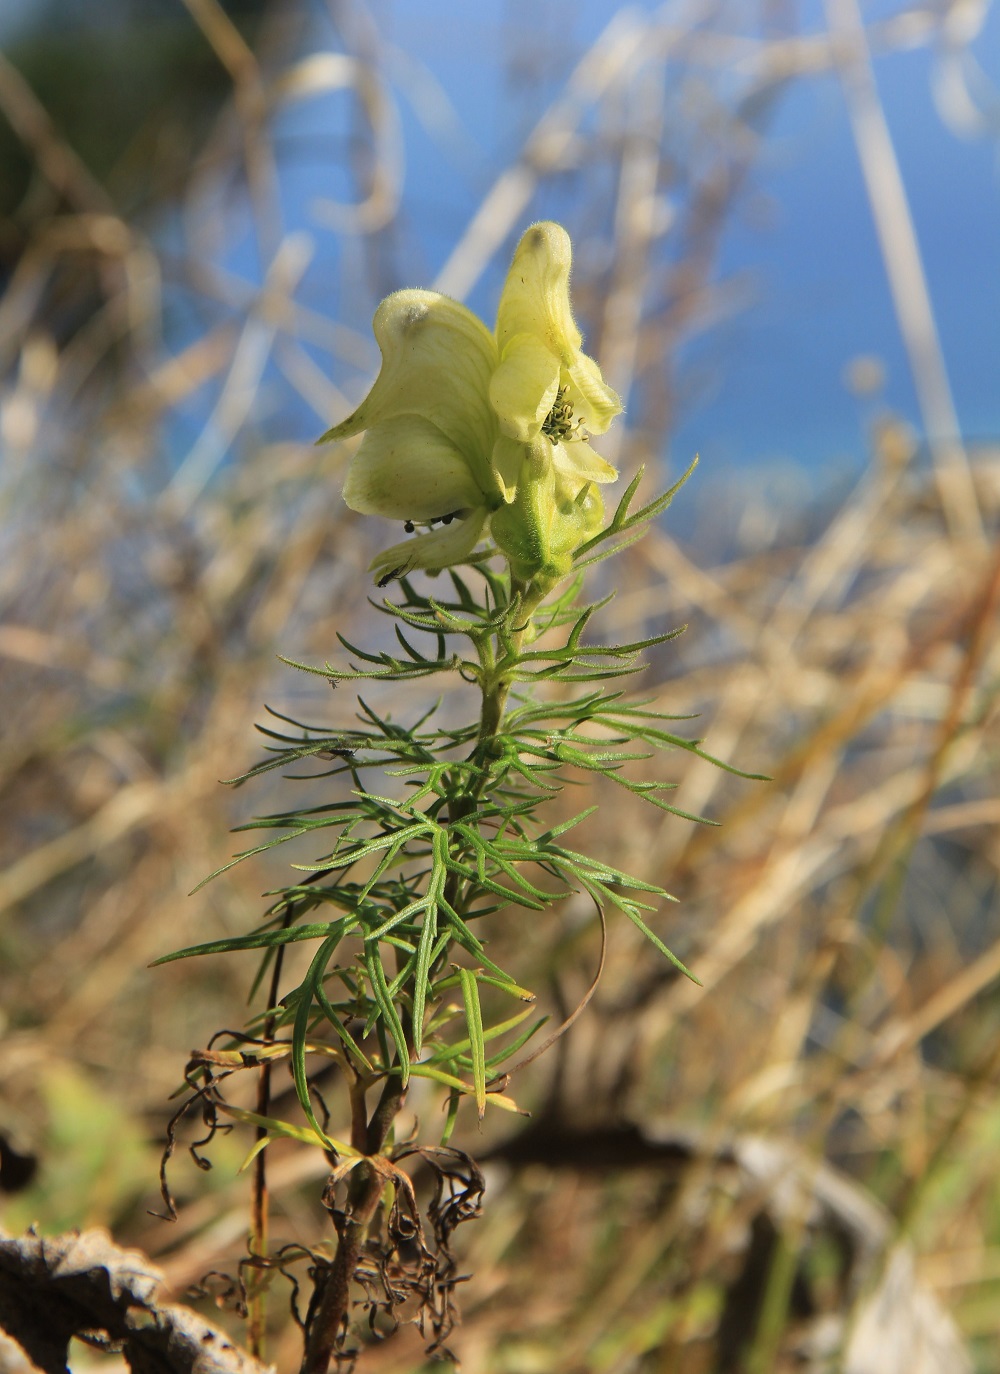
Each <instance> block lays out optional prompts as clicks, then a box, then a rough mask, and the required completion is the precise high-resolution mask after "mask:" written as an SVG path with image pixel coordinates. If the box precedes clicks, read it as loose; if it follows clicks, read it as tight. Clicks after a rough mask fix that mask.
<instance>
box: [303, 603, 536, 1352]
mask: <svg viewBox="0 0 1000 1374" xmlns="http://www.w3.org/2000/svg"><path fill="white" fill-rule="evenodd" d="M513 592H514V598H513V600H514V607H515V609H516V612H517V617H518V625H517V626H516V627H515V629H514V630H513V632H512V633H511V634H510V636H509V637H508V638H507V640H506V644H505V646H504V648H505V652H504V653H503V655H502V657H501V658H500V659H499V661H498V655H497V652H496V646H495V644H494V640H493V637H492V636H491V637H490V638H489V639H483V640H482V641H481V642H480V644H479V646H478V647H479V656H480V664H481V667H482V678H481V683H482V704H481V707H480V718H479V733H478V736H477V739H476V745H475V748H474V750H473V753H472V759H473V760H474V761H475V763H476V764H477V765H478V766H477V768H476V771H475V773H474V775H473V779H472V781H471V783H470V785H469V787H468V788H467V789H466V790H465V791H464V792H463V793H462V794H461V795H460V796H455V797H453V798H451V800H450V802H449V805H448V816H449V818H450V819H451V820H453V821H454V820H457V819H459V818H464V817H465V816H468V815H470V814H472V812H474V811H475V809H476V802H477V800H478V798H479V795H480V793H481V792H482V789H483V787H484V786H485V784H486V781H487V778H488V777H489V771H490V761H491V759H492V757H493V745H494V741H495V740H496V738H497V736H498V735H499V733H500V727H501V725H502V723H503V716H504V711H505V709H506V705H507V697H508V695H509V693H510V687H511V682H512V676H513V667H514V664H515V663H516V660H517V657H518V654H519V652H520V649H521V645H522V643H523V642H524V636H525V634H526V633H527V630H528V627H529V625H530V622H531V617H532V615H533V614H534V612H535V610H536V609H537V608H538V605H539V602H540V601H541V600H542V593H540V592H536V591H535V590H534V589H533V588H532V587H530V586H529V587H515V588H514V589H513ZM457 886H458V885H457V882H455V881H454V878H453V875H451V876H449V879H448V888H447V889H446V895H447V897H448V900H449V901H451V902H452V903H459V904H460V901H459V898H458V892H457ZM405 1029H406V1040H407V1046H408V1047H409V1046H411V1045H412V1043H413V1033H412V1026H411V1025H409V1024H408V1023H407V1024H406V1027H405ZM405 1100H406V1089H405V1088H404V1087H403V1086H402V1080H401V1077H400V1075H399V1074H397V1073H393V1074H390V1075H389V1076H388V1077H387V1078H386V1080H385V1083H384V1085H383V1088H382V1094H381V1096H380V1098H379V1100H378V1102H377V1104H376V1106H375V1109H374V1110H373V1112H372V1114H371V1117H370V1118H369V1120H368V1123H367V1127H365V1126H364V1124H363V1122H364V1096H363V1093H362V1094H355V1095H354V1096H353V1097H352V1109H353V1115H354V1120H353V1123H352V1144H354V1145H355V1148H358V1147H359V1142H360V1141H361V1139H362V1138H363V1139H364V1153H365V1154H366V1155H367V1156H369V1157H371V1156H375V1155H378V1154H379V1153H380V1152H381V1151H382V1148H383V1147H384V1145H385V1142H386V1140H387V1138H388V1135H389V1132H390V1130H391V1129H392V1123H393V1122H394V1121H395V1119H396V1117H397V1116H398V1114H399V1112H400V1110H401V1109H402V1106H403V1103H404V1101H405ZM384 1187H385V1179H384V1177H383V1175H382V1174H381V1173H379V1172H378V1170H376V1169H375V1168H373V1167H372V1166H371V1165H369V1164H365V1163H362V1164H359V1165H358V1166H357V1167H356V1168H355V1169H354V1170H353V1171H352V1173H351V1175H350V1177H349V1180H348V1185H347V1200H346V1202H345V1205H344V1221H343V1224H342V1226H341V1228H340V1231H339V1236H338V1242H337V1252H336V1254H335V1256H334V1259H333V1263H332V1264H331V1265H330V1267H329V1269H328V1270H327V1271H326V1274H325V1276H324V1277H323V1278H322V1279H319V1280H317V1282H318V1283H319V1284H320V1285H321V1288H320V1290H319V1292H318V1296H317V1303H316V1308H315V1314H314V1316H313V1319H312V1322H311V1323H310V1327H309V1336H308V1340H307V1342H306V1350H305V1355H304V1357H303V1361H302V1367H301V1371H300V1374H327V1371H328V1369H329V1365H330V1360H331V1358H332V1356H333V1354H334V1351H335V1350H336V1347H337V1342H338V1340H339V1338H340V1333H341V1330H342V1328H343V1327H344V1325H345V1323H346V1321H347V1318H348V1314H349V1312H350V1302H351V1284H352V1282H353V1279H354V1272H355V1270H356V1269H357V1265H358V1260H359V1258H360V1256H361V1252H362V1248H363V1246H364V1243H365V1239H366V1237H367V1235H368V1228H369V1226H370V1225H371V1223H372V1221H373V1220H374V1218H375V1215H376V1213H377V1211H378V1206H379V1202H380V1200H381V1198H382V1192H383V1189H384Z"/></svg>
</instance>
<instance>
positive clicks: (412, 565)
mask: <svg viewBox="0 0 1000 1374" xmlns="http://www.w3.org/2000/svg"><path fill="white" fill-rule="evenodd" d="M488 519H489V511H487V510H486V509H485V508H480V509H479V510H473V511H470V512H469V514H468V515H467V516H466V517H465V519H464V520H455V521H454V522H453V523H452V524H450V525H442V526H440V528H438V529H436V530H431V532H430V534H418V535H416V536H415V537H414V538H413V539H403V540H402V541H401V542H400V543H398V544H393V545H392V547H391V548H388V549H384V550H383V551H382V553H380V554H379V555H378V556H377V557H376V558H373V559H372V562H371V565H370V568H369V571H370V572H373V573H375V575H376V580H377V581H378V584H379V586H380V587H381V586H384V585H385V584H386V583H387V582H391V581H392V579H393V578H394V577H405V576H406V575H407V573H411V572H413V571H414V569H416V568H425V569H426V570H427V571H428V572H432V573H433V572H440V571H441V569H442V568H450V567H453V566H454V565H455V564H456V563H464V562H466V561H467V560H468V558H469V555H470V554H471V553H472V551H473V549H474V548H475V547H476V545H477V544H478V543H479V540H480V539H481V538H482V536H483V533H484V531H485V527H486V522H487V520H488Z"/></svg>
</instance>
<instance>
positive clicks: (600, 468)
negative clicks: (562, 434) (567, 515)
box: [552, 439, 618, 486]
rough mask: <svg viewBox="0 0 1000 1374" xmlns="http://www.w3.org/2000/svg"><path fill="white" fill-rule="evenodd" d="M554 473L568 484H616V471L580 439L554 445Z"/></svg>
mask: <svg viewBox="0 0 1000 1374" xmlns="http://www.w3.org/2000/svg"><path fill="white" fill-rule="evenodd" d="M552 459H553V462H554V464H555V469H556V472H557V473H558V474H559V476H560V477H562V478H564V479H565V480H566V481H569V482H576V484H577V486H580V485H581V484H582V483H584V482H617V481H618V469H617V468H613V467H612V466H611V464H610V463H606V462H605V461H604V459H603V458H602V457H601V455H600V454H599V453H595V452H594V450H593V449H592V448H591V447H590V445H589V444H588V443H585V442H584V441H583V440H582V439H568V440H567V441H566V442H565V443H561V444H556V446H555V449H554V451H553V454H552Z"/></svg>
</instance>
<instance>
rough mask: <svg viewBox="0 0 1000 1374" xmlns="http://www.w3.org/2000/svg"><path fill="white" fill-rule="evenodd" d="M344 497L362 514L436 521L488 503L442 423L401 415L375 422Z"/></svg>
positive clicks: (352, 467) (354, 461)
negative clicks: (440, 424) (443, 428)
mask: <svg viewBox="0 0 1000 1374" xmlns="http://www.w3.org/2000/svg"><path fill="white" fill-rule="evenodd" d="M344 500H345V501H346V502H347V504H348V505H349V506H350V508H351V510H356V511H360V513H361V514H362V515H384V516H387V517H388V518H389V519H390V520H433V519H436V518H437V517H438V516H441V515H449V514H450V513H451V512H452V511H459V510H468V509H471V508H473V507H475V506H481V505H482V504H483V493H482V492H481V491H480V490H479V488H478V486H477V485H476V483H475V481H474V480H473V476H472V472H471V470H470V468H469V465H468V463H467V462H466V461H465V459H464V457H463V456H462V454H461V453H459V451H458V449H457V448H456V447H455V445H454V444H453V443H451V442H450V440H448V439H446V438H445V436H444V435H443V434H442V433H441V431H440V430H439V429H438V428H437V426H436V425H432V424H431V423H430V421H429V420H425V419H423V417H422V416H420V415H397V416H396V417H395V419H392V420H381V421H379V423H377V424H375V425H373V426H372V428H371V429H370V430H368V432H367V434H366V435H365V437H364V438H363V439H362V441H361V447H360V448H359V449H358V451H357V453H356V454H355V455H354V457H353V458H352V459H351V465H350V467H349V468H348V469H347V478H346V480H345V482H344Z"/></svg>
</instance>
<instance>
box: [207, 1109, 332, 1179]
mask: <svg viewBox="0 0 1000 1374" xmlns="http://www.w3.org/2000/svg"><path fill="white" fill-rule="evenodd" d="M219 1110H220V1111H223V1112H225V1114H226V1115H227V1116H231V1117H232V1118H233V1120H234V1121H242V1122H243V1123H244V1125H247V1126H262V1127H263V1128H264V1129H265V1130H266V1131H267V1136H266V1137H265V1138H264V1139H263V1140H258V1141H257V1143H256V1145H255V1146H254V1148H253V1149H252V1150H251V1151H250V1154H249V1155H248V1156H247V1158H246V1159H245V1160H244V1161H243V1163H242V1164H241V1165H240V1172H241V1173H242V1171H243V1170H244V1169H245V1168H246V1167H247V1165H248V1164H249V1163H250V1161H251V1160H252V1159H253V1157H254V1155H256V1154H257V1153H258V1152H259V1151H260V1150H261V1149H263V1147H264V1146H265V1145H267V1144H268V1143H269V1141H270V1140H271V1139H274V1138H275V1137H277V1136H280V1137H282V1138H284V1139H287V1140H297V1141H299V1143H300V1144H302V1145H317V1146H319V1148H320V1149H321V1150H329V1149H330V1148H331V1146H332V1148H333V1149H334V1150H336V1152H337V1154H338V1155H356V1154H357V1153H358V1151H357V1150H355V1149H354V1147H353V1146H351V1145H348V1144H346V1143H345V1142H344V1141H343V1140H336V1139H334V1138H333V1137H332V1136H326V1135H323V1134H322V1133H320V1132H317V1131H314V1130H312V1129H311V1128H310V1127H308V1126H295V1125H293V1124H292V1122H290V1121H279V1120H278V1119H277V1118H276V1117H273V1116H261V1115H260V1113H259V1112H248V1111H246V1110H244V1108H242V1107H233V1106H231V1105H230V1104H229V1103H228V1102H220V1103H219Z"/></svg>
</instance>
